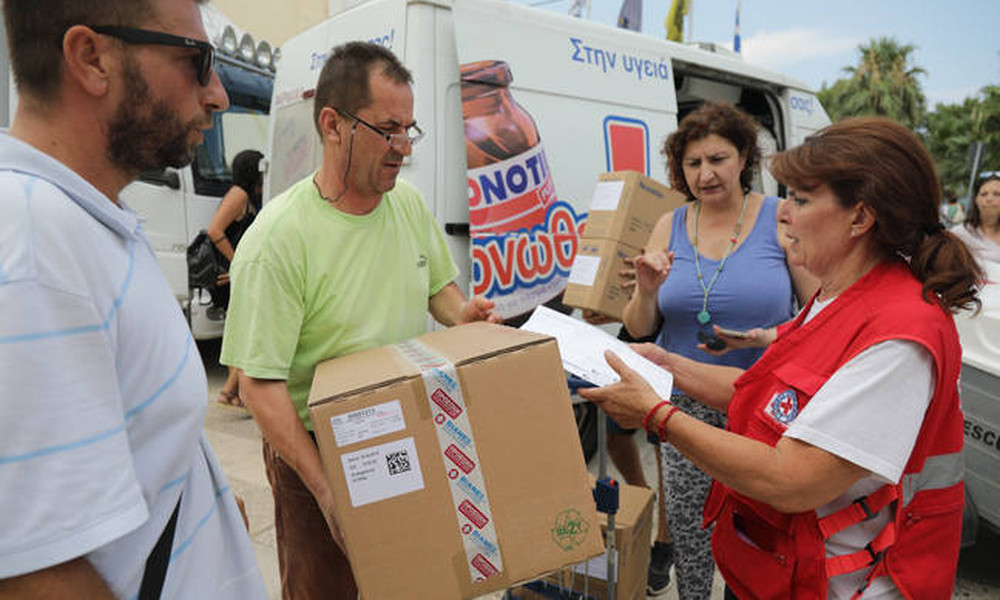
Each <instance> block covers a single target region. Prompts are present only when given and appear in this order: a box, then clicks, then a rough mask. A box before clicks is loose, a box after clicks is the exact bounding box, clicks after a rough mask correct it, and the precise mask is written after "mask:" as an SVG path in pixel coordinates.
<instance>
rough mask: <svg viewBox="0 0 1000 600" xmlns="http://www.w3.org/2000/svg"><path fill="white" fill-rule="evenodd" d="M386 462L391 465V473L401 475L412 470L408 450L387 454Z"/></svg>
mask: <svg viewBox="0 0 1000 600" xmlns="http://www.w3.org/2000/svg"><path fill="white" fill-rule="evenodd" d="M385 462H386V464H388V465H389V475H399V474H400V473H407V472H409V470H410V455H409V454H408V453H407V452H406V450H400V451H399V452H390V453H389V454H386V455H385Z"/></svg>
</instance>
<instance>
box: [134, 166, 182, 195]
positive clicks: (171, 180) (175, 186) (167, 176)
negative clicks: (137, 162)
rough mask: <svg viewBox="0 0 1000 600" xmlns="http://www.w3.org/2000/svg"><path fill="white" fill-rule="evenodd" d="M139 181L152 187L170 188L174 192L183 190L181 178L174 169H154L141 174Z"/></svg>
mask: <svg viewBox="0 0 1000 600" xmlns="http://www.w3.org/2000/svg"><path fill="white" fill-rule="evenodd" d="M139 181H142V182H144V183H149V184H152V185H160V186H164V187H168V188H170V189H172V190H179V189H181V176H180V175H179V174H178V173H177V171H174V170H172V169H152V170H150V171H143V172H142V173H140V174H139Z"/></svg>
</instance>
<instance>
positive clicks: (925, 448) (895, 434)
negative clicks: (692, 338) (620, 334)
mask: <svg viewBox="0 0 1000 600" xmlns="http://www.w3.org/2000/svg"><path fill="white" fill-rule="evenodd" d="M772 172H773V174H774V175H775V177H777V179H778V180H779V181H781V182H783V183H785V184H786V185H788V186H789V188H790V190H789V199H788V201H787V202H786V203H785V205H784V206H782V208H781V209H780V212H779V218H780V219H781V221H782V222H783V223H784V224H785V225H786V226H787V228H788V232H787V235H788V237H789V241H790V245H789V250H788V258H789V261H791V262H792V263H793V264H795V265H801V266H804V267H805V268H806V270H807V271H809V272H810V273H811V274H812V275H814V276H816V277H817V278H818V279H819V281H820V282H821V286H820V289H819V291H818V292H817V293H816V295H815V296H814V297H813V299H812V300H811V301H810V302H809V303H808V304H807V306H806V307H805V308H804V309H803V310H802V312H801V313H800V314H799V315H798V317H797V318H795V319H794V320H792V321H790V322H789V323H787V324H785V325H782V326H779V327H778V328H777V329H776V330H771V331H770V332H767V333H766V334H762V332H760V331H759V330H758V331H757V332H756V335H754V336H752V338H753V339H754V340H758V341H761V340H763V341H764V342H769V343H770V346H769V347H768V349H767V351H766V352H765V354H764V355H763V356H762V357H761V358H760V360H759V361H758V362H757V363H755V364H754V365H753V366H752V367H751V368H750V369H749V370H747V371H745V372H743V371H740V370H738V369H735V368H730V367H719V366H714V365H706V364H701V363H697V362H694V361H692V360H690V359H686V358H683V357H679V356H677V355H673V354H670V353H667V352H665V351H663V350H662V349H659V348H657V347H656V346H653V345H644V346H639V347H638V349H639V350H640V352H642V353H643V354H644V355H646V356H647V358H650V359H651V360H653V361H655V362H657V363H658V364H661V365H662V366H664V367H665V368H667V369H669V370H670V371H671V372H672V373H673V374H674V378H675V383H677V385H680V386H682V387H683V388H684V389H685V391H687V392H688V393H689V394H691V395H692V396H693V397H695V398H697V399H698V400H700V401H702V402H704V403H705V404H708V405H710V406H713V407H716V408H722V409H725V410H726V411H727V418H728V427H727V430H726V431H722V430H719V429H715V428H713V427H709V426H706V425H705V424H704V423H701V422H700V421H698V420H697V419H694V418H691V417H688V416H687V415H685V414H683V413H682V412H679V411H678V410H677V408H676V407H674V406H671V405H670V403H669V402H665V401H664V400H662V399H661V398H659V397H657V396H656V394H655V393H654V392H653V390H652V389H651V388H650V387H649V385H648V384H647V383H646V382H645V381H644V380H643V379H642V378H641V377H640V376H638V375H637V374H636V373H635V372H633V371H631V370H630V369H628V368H627V367H626V366H625V365H624V364H623V363H622V362H621V361H620V360H619V359H618V357H616V356H615V355H614V354H612V353H608V354H607V359H608V362H609V363H610V364H611V366H612V367H614V368H615V370H616V371H618V373H619V374H620V375H621V381H620V382H619V383H616V384H614V385H611V386H607V387H604V388H598V389H593V390H582V391H581V392H580V393H581V395H582V396H584V397H586V398H587V399H589V400H592V401H594V402H597V403H598V404H599V405H601V406H602V407H603V408H604V409H605V410H606V411H607V412H608V414H610V415H611V416H612V417H613V418H614V419H615V420H616V421H618V422H619V424H620V425H622V426H624V427H634V426H637V425H639V424H642V425H643V426H644V427H646V429H648V430H651V431H655V432H657V433H658V434H659V435H660V438H661V439H662V440H664V441H666V442H669V443H670V444H672V445H674V446H675V447H676V448H677V449H678V450H680V451H681V452H682V453H684V454H685V455H686V456H688V457H689V458H690V459H691V460H692V461H693V462H694V463H695V464H697V465H698V466H700V467H701V468H702V469H704V470H705V471H706V472H707V473H709V474H710V475H711V476H712V477H713V478H714V480H715V483H714V484H713V489H712V492H711V494H710V495H709V499H708V500H707V502H706V505H705V519H706V525H711V524H714V527H715V528H714V531H713V535H712V549H713V553H714V555H715V559H716V563H717V564H718V567H719V570H720V571H721V572H722V574H723V576H724V578H725V580H726V584H727V598H739V599H740V600H750V599H757V598H761V599H763V598H795V599H811V598H818V599H821V598H827V597H829V598H852V597H865V598H875V597H880V598H881V597H890V598H900V597H905V598H928V599H930V598H950V597H951V591H952V586H953V583H954V578H955V569H956V565H957V561H958V550H959V538H960V530H961V526H960V525H961V516H962V506H963V499H964V494H963V484H962V480H963V464H964V463H963V458H962V454H961V451H962V443H963V438H962V430H963V420H962V414H961V409H960V407H959V400H958V374H959V370H960V368H961V362H960V360H961V349H960V347H959V343H958V335H957V333H956V331H955V326H954V323H953V320H952V316H951V313H952V312H954V311H957V310H960V309H964V308H969V307H972V306H975V305H977V304H978V298H977V296H976V286H977V281H978V278H979V270H978V268H977V266H976V263H975V261H974V259H973V258H972V256H971V255H970V253H969V251H968V250H967V249H966V247H965V246H964V245H963V244H962V242H961V241H959V240H958V239H957V238H956V237H955V236H953V235H952V234H950V233H948V232H946V231H944V229H943V227H942V226H941V225H940V223H939V218H938V214H939V205H940V201H941V197H940V186H939V183H938V179H937V176H936V174H935V170H934V164H933V162H932V161H931V159H930V156H929V155H928V154H927V152H926V150H925V149H924V147H923V145H922V144H921V142H920V140H919V139H918V138H917V137H916V136H915V135H913V134H912V133H911V132H910V131H909V130H907V129H906V128H904V127H902V126H901V125H899V124H897V123H895V122H893V121H890V120H888V119H882V118H861V119H851V120H846V121H842V122H840V123H837V124H835V125H831V126H829V127H827V128H825V129H823V130H821V131H819V132H818V133H816V134H815V135H813V136H811V137H809V138H808V139H807V140H806V141H805V143H804V144H803V145H802V146H799V147H797V148H794V149H792V150H789V151H787V152H783V153H779V154H778V155H776V156H775V157H774V159H773V163H772ZM735 344H736V342H735V341H734V342H733V345H734V346H735Z"/></svg>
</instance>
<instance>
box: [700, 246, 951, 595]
mask: <svg viewBox="0 0 1000 600" xmlns="http://www.w3.org/2000/svg"><path fill="white" fill-rule="evenodd" d="M811 305H812V303H811V302H810V306H811ZM808 308H809V307H807V308H806V310H803V311H802V313H801V314H800V315H799V317H798V318H797V319H795V320H794V321H792V322H791V323H789V324H788V325H786V326H783V327H781V328H780V329H779V333H778V337H777V339H776V340H775V342H774V343H773V344H772V345H771V347H770V348H769V349H768V350H767V352H765V354H764V355H763V356H762V357H761V359H760V360H759V361H758V362H757V363H756V364H754V365H753V366H752V367H751V368H750V369H749V370H748V371H747V372H746V373H744V374H743V375H742V376H741V377H740V378H739V379H738V380H737V381H736V384H735V388H736V390H735V393H734V395H733V399H732V402H731V403H730V405H729V409H728V419H729V421H728V429H729V430H730V431H733V432H736V433H739V434H742V435H745V436H747V437H750V438H753V439H756V440H760V441H762V442H764V443H767V444H769V445H771V446H774V445H775V444H777V442H778V440H779V439H780V438H781V436H782V434H783V433H784V431H785V429H786V427H787V426H788V424H790V423H791V422H792V421H793V420H794V419H795V417H796V416H797V415H798V414H799V412H801V410H802V409H803V408H805V406H806V405H807V404H808V403H809V400H810V398H811V397H812V396H813V395H814V394H815V393H816V391H817V390H819V388H820V387H821V386H822V385H823V384H824V383H825V382H826V380H827V379H829V378H830V376H831V375H832V374H833V373H834V372H835V371H836V370H837V369H839V368H840V367H841V366H842V365H844V364H845V363H846V362H848V361H849V360H851V359H852V358H854V357H855V356H857V355H858V354H859V353H860V352H862V351H863V350H865V349H866V348H869V347H871V346H872V345H874V344H877V343H879V342H882V341H886V340H910V341H913V342H916V343H918V344H920V345H922V346H923V347H924V348H926V349H927V350H928V351H929V352H930V353H931V355H932V356H933V357H934V364H935V368H936V374H937V385H936V388H935V390H934V395H933V397H932V398H931V402H930V406H929V407H928V409H927V413H926V415H925V417H924V421H923V424H922V425H921V428H920V433H919V434H918V437H917V441H916V445H915V447H914V449H913V452H912V454H911V455H910V458H909V461H908V462H907V464H906V468H905V470H904V473H903V477H902V479H901V480H900V482H899V483H897V484H896V485H886V486H883V487H882V488H880V489H879V490H878V491H876V492H874V493H873V494H871V495H869V496H868V497H866V498H862V499H858V500H856V501H855V502H854V503H853V504H851V505H850V506H848V507H847V508H845V509H843V510H841V511H838V512H835V513H833V514H831V515H828V516H826V517H824V518H822V519H820V518H818V517H817V515H816V512H815V511H808V512H804V513H798V514H786V513H780V512H778V511H776V510H774V509H772V508H771V507H769V506H768V505H765V504H763V503H761V502H757V501H755V500H751V499H749V498H746V497H744V496H742V495H740V494H738V493H736V492H734V491H733V490H731V489H729V488H727V487H726V486H724V485H722V484H719V483H718V482H715V483H713V485H712V490H711V492H710V494H709V497H708V500H707V501H706V503H705V523H706V526H708V525H709V524H711V523H713V522H714V523H715V530H714V531H713V534H712V551H713V553H714V555H715V560H716V563H717V564H718V567H719V570H720V571H721V572H722V575H723V577H724V578H725V580H726V583H727V584H728V585H729V587H730V588H732V589H733V591H734V592H735V593H736V595H737V596H738V597H739V598H741V599H742V600H752V599H771V598H795V599H796V600H800V599H814V598H815V599H824V598H826V592H827V583H828V579H829V578H830V577H834V576H836V575H841V574H844V573H850V572H853V571H857V570H859V569H867V577H866V583H865V585H867V582H870V581H871V579H873V578H875V577H878V576H882V575H888V576H890V577H891V578H892V580H893V581H894V582H895V584H896V586H897V587H898V588H899V589H900V591H901V592H902V593H903V595H904V596H905V597H906V598H910V599H915V598H921V599H923V598H928V599H931V598H934V599H936V598H942V599H944V598H951V593H952V587H953V585H954V579H955V570H956V566H957V563H958V550H959V541H960V537H961V520H962V507H963V503H964V487H963V476H964V462H963V457H962V454H961V452H962V444H963V436H962V430H963V419H962V413H961V408H960V406H959V399H958V375H959V371H960V369H961V362H960V359H961V348H960V346H959V343H958V334H957V332H956V330H955V325H954V321H953V320H952V318H951V316H950V315H948V314H947V313H946V312H945V311H944V310H942V309H941V308H940V307H939V306H938V305H936V304H931V303H928V302H926V301H924V300H923V299H922V296H921V286H920V283H919V282H918V281H917V280H916V278H915V277H914V276H913V275H912V274H911V273H910V271H909V269H908V268H907V267H906V266H905V265H903V264H899V263H883V264H881V265H879V266H877V267H876V268H874V269H872V270H871V271H870V272H869V273H868V274H866V275H865V276H864V277H862V278H861V279H860V280H858V281H857V282H856V283H855V284H854V285H853V286H851V287H850V288H849V289H848V290H846V291H845V292H844V293H843V294H841V295H840V296H839V297H838V298H837V299H836V300H834V301H833V302H832V303H831V304H830V305H829V306H827V307H826V308H824V309H823V310H822V312H820V313H819V314H818V315H817V316H816V317H814V318H813V319H812V320H811V321H810V322H809V323H807V324H805V325H803V324H802V321H803V320H804V318H805V315H806V314H808ZM866 401H872V402H875V401H879V402H891V401H892V399H891V398H877V399H876V398H873V399H870V400H866ZM890 504H891V505H892V506H891V508H890V511H891V515H892V521H891V522H890V523H889V524H888V525H886V527H885V528H883V530H882V531H881V532H880V533H879V534H878V535H877V536H876V537H875V539H874V540H873V541H872V542H871V544H869V545H868V547H867V548H866V549H865V550H862V551H860V552H857V553H854V554H851V555H848V556H841V557H833V558H830V559H828V558H827V557H826V552H825V545H824V544H825V540H826V539H827V538H829V537H830V536H832V535H833V534H835V533H837V532H838V531H841V530H843V529H846V528H847V527H849V526H851V525H854V524H856V523H859V522H861V521H862V520H864V519H865V518H866V516H868V515H873V514H875V513H876V512H878V511H879V510H881V509H882V508H884V507H885V506H887V505H890ZM748 542H752V543H748ZM863 589H864V588H862V590H859V593H858V594H855V597H858V596H859V595H860V592H861V591H863Z"/></svg>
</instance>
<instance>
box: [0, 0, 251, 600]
mask: <svg viewBox="0 0 1000 600" xmlns="http://www.w3.org/2000/svg"><path fill="white" fill-rule="evenodd" d="M3 12H4V22H5V26H6V31H7V39H8V46H9V51H10V59H11V65H12V68H13V73H14V76H15V78H16V80H17V88H18V92H19V95H20V102H19V104H18V106H17V112H16V114H15V117H14V122H13V125H12V126H11V128H10V134H9V135H0V214H2V215H3V217H2V218H0V307H2V309H0V490H2V492H0V598H19V599H20V598H46V599H52V598H88V599H93V598H97V599H101V598H139V599H140V600H146V599H153V598H159V597H163V598H213V599H219V598H222V599H226V598H230V599H234V600H237V599H238V600H251V599H263V598H266V597H267V594H266V589H265V587H264V582H263V580H262V578H261V575H260V571H259V569H258V568H257V564H256V559H255V556H254V553H253V548H252V546H251V544H250V540H249V537H248V536H247V532H246V529H245V526H244V524H243V520H242V517H241V515H240V511H239V509H238V507H237V505H236V502H235V500H234V497H233V494H232V491H231V490H230V488H229V486H228V484H227V483H226V478H225V476H224V475H223V473H222V471H221V469H220V467H219V465H218V463H217V461H216V459H215V456H214V455H213V453H212V450H211V448H210V447H209V445H208V442H207V440H206V439H205V437H204V434H203V432H202V422H203V419H204V414H205V407H206V404H207V398H206V393H205V390H206V381H205V371H204V369H203V367H202V364H201V360H200V357H199V356H198V350H197V347H196V346H195V345H194V342H193V340H192V338H191V333H190V331H189V330H188V327H187V323H186V322H185V319H184V316H183V315H182V314H181V311H180V310H179V308H178V305H177V302H176V300H175V299H174V297H173V294H172V293H171V291H170V287H169V285H168V284H167V281H166V279H165V278H164V276H163V273H162V272H161V270H160V267H159V265H158V263H157V260H156V256H155V254H154V252H153V248H152V246H151V245H150V243H149V240H148V239H147V238H146V234H145V233H144V232H143V225H142V219H141V218H140V217H139V216H138V215H137V214H136V213H135V212H133V211H132V210H131V209H129V208H128V207H127V206H126V205H124V204H123V203H122V201H121V200H120V198H119V193H120V192H121V190H122V188H124V187H125V186H126V185H127V184H128V183H129V182H131V181H132V180H133V179H135V178H136V176H138V175H139V173H140V172H141V171H144V170H147V169H155V168H162V167H166V166H170V167H181V166H183V165H185V164H187V163H189V162H190V161H191V159H192V157H193V156H194V147H195V146H196V145H197V144H198V143H199V142H200V141H201V139H202V131H203V130H205V129H208V128H209V127H211V125H212V114H213V113H214V112H216V111H221V110H225V109H226V107H227V106H228V104H229V101H228V99H227V97H226V93H225V91H224V90H223V89H222V85H221V83H220V82H219V79H218V77H217V76H216V75H215V74H214V73H213V71H212V47H211V45H210V44H208V42H207V41H206V39H205V38H206V35H205V31H204V28H203V26H202V22H201V13H200V10H199V6H198V3H197V2H196V1H195V0H5V1H4V2H3Z"/></svg>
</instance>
